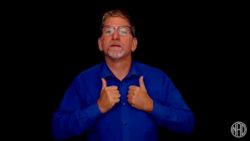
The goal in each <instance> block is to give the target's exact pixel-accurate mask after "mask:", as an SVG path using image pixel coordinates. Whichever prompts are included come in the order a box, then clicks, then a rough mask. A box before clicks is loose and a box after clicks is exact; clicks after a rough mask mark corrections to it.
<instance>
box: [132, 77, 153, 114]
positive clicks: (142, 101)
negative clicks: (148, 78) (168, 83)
mask: <svg viewBox="0 0 250 141" xmlns="http://www.w3.org/2000/svg"><path fill="white" fill-rule="evenodd" d="M127 98H128V103H129V104H130V105H131V106H133V107H134V108H137V109H139V110H143V111H146V112H151V111H152V109H153V100H152V99H151V98H150V97H149V95H148V93H147V89H146V87H145V84H144V80H143V76H141V77H140V78H139V87H138V86H135V85H132V86H130V87H129V91H128V95H127Z"/></svg>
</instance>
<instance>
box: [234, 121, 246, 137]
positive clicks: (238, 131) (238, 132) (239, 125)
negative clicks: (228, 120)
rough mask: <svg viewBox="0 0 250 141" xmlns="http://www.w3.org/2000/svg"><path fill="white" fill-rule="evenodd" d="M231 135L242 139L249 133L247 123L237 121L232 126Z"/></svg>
mask: <svg viewBox="0 0 250 141" xmlns="http://www.w3.org/2000/svg"><path fill="white" fill-rule="evenodd" d="M231 133H232V135H233V136H235V137H236V138H242V137H244V136H245V135H246V133H247V126H246V124H245V123H243V122H240V121H237V122H235V123H234V124H233V125H232V126H231Z"/></svg>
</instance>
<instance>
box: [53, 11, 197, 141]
mask: <svg viewBox="0 0 250 141" xmlns="http://www.w3.org/2000/svg"><path fill="white" fill-rule="evenodd" d="M98 46H99V49H100V51H102V52H103V53H104V57H105V62H102V63H100V64H98V65H96V66H94V67H92V68H90V69H88V70H85V71H83V72H82V73H81V74H80V75H79V76H77V77H76V78H75V80H74V81H73V83H72V85H71V86H70V87H69V88H68V90H67V91H66V93H65V96H64V98H63V100H62V103H61V105H60V107H59V109H58V110H57V111H56V112H55V114H54V117H53V125H52V127H53V135H54V137H55V138H56V139H58V140H59V139H68V138H71V137H73V136H78V135H81V134H83V133H85V134H87V138H88V140H89V141H97V140H98V141H99V140H101V141H120V140H124V141H152V140H154V141H155V140H158V139H159V138H158V133H157V132H158V127H159V126H162V127H165V128H166V129H168V130H171V131H175V132H180V133H191V132H192V130H193V127H194V116H193V113H192V111H191V110H190V108H189V107H188V106H187V105H186V103H185V102H184V100H183V99H182V97H181V94H180V93H179V91H178V90H177V89H176V88H175V86H174V85H173V83H172V81H171V80H170V79H169V77H168V76H167V75H166V74H165V73H164V72H162V71H160V70H159V69H156V68H153V67H150V66H148V65H145V64H142V63H139V62H136V61H132V52H133V51H135V50H136V47H137V38H136V37H135V28H134V26H133V24H132V23H131V20H130V17H129V15H128V14H127V13H126V12H124V11H121V10H112V11H108V12H106V13H105V14H104V16H103V19H102V35H101V37H100V38H99V40H98Z"/></svg>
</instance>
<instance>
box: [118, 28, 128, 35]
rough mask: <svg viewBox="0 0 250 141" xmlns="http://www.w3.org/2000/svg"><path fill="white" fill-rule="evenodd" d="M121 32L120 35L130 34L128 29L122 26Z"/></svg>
mask: <svg viewBox="0 0 250 141" xmlns="http://www.w3.org/2000/svg"><path fill="white" fill-rule="evenodd" d="M119 32H120V35H127V34H128V31H127V29H126V28H120V30H119Z"/></svg>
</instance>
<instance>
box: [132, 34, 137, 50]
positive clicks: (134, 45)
mask: <svg viewBox="0 0 250 141" xmlns="http://www.w3.org/2000/svg"><path fill="white" fill-rule="evenodd" d="M136 48H137V38H136V37H134V38H133V42H132V52H134V51H135V50H136Z"/></svg>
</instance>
